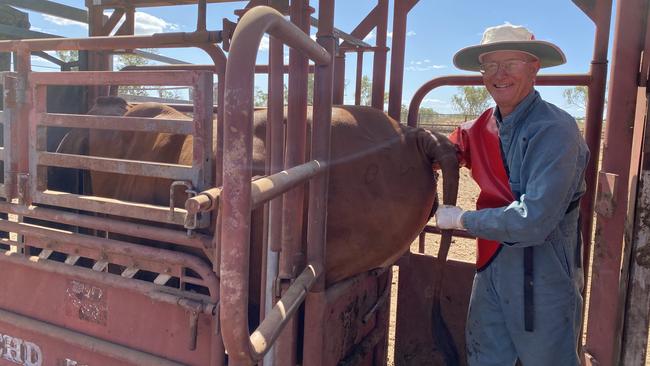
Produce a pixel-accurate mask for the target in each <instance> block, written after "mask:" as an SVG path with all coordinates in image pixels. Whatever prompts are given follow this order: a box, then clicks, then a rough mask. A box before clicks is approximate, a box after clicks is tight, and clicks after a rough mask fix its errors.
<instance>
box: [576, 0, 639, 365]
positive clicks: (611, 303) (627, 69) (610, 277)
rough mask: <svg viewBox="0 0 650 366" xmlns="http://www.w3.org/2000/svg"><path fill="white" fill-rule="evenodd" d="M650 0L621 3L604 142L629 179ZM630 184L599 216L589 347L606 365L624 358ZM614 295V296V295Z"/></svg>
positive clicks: (607, 164) (609, 159) (614, 170)
mask: <svg viewBox="0 0 650 366" xmlns="http://www.w3.org/2000/svg"><path fill="white" fill-rule="evenodd" d="M646 6H647V2H645V1H639V0H622V1H619V2H618V3H617V8H616V25H615V31H614V32H615V33H614V45H613V49H612V66H611V71H612V74H611V77H610V82H609V95H608V107H607V118H606V119H607V121H608V123H607V125H606V129H605V141H604V144H603V161H602V170H603V171H605V172H608V173H611V174H616V175H618V176H619V179H626V180H627V178H628V177H629V172H630V153H631V148H632V142H633V139H632V136H633V133H641V131H634V130H633V128H632V127H633V125H634V114H635V106H636V96H637V87H638V71H639V65H640V64H641V51H642V50H643V47H644V39H643V38H642V37H643V34H644V32H643V31H644V29H645V26H646V25H645V22H646V21H647V12H645V11H643V10H642V9H646ZM628 188H629V187H628V184H627V182H625V183H624V184H617V185H616V190H615V192H613V197H612V199H613V200H614V201H615V202H616V205H615V206H614V210H613V212H612V215H611V217H605V216H602V215H598V216H597V221H596V237H595V243H594V245H595V247H594V258H593V270H592V279H591V294H590V299H589V314H588V318H587V330H588V331H587V339H586V349H587V350H588V351H589V352H590V353H591V354H592V355H593V356H594V357H595V358H596V359H597V360H598V361H599V362H600V363H601V364H606V365H609V364H612V365H614V364H617V363H618V362H619V359H620V341H619V339H620V334H621V327H622V316H623V309H624V305H623V304H624V301H625V298H624V294H623V296H622V297H621V296H617V295H618V294H619V290H620V289H621V287H620V280H621V277H620V274H621V272H620V266H621V260H622V257H623V243H624V242H626V243H627V242H628V241H629V237H626V236H625V227H626V226H627V225H629V224H628V223H627V208H628ZM612 294H614V295H612Z"/></svg>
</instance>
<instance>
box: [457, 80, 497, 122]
mask: <svg viewBox="0 0 650 366" xmlns="http://www.w3.org/2000/svg"><path fill="white" fill-rule="evenodd" d="M458 91H459V94H456V95H454V96H452V97H451V105H452V107H453V108H454V109H455V110H456V111H458V112H459V113H462V114H463V115H464V116H465V119H467V117H470V116H477V115H479V114H481V113H482V112H483V111H484V110H486V109H487V108H488V107H489V106H490V103H491V100H492V98H491V97H490V93H488V91H487V89H486V88H485V87H483V86H461V87H459V88H458Z"/></svg>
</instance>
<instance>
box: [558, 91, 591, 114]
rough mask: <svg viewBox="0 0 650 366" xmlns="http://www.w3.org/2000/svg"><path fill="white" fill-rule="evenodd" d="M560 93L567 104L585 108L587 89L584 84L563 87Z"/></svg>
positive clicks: (580, 108)
mask: <svg viewBox="0 0 650 366" xmlns="http://www.w3.org/2000/svg"><path fill="white" fill-rule="evenodd" d="M562 95H563V96H564V100H565V101H566V102H567V104H568V105H570V106H574V107H576V108H578V109H579V110H581V111H585V110H587V97H588V90H587V87H586V86H584V85H579V86H575V87H573V88H568V89H564V91H563V92H562Z"/></svg>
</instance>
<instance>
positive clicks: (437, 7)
mask: <svg viewBox="0 0 650 366" xmlns="http://www.w3.org/2000/svg"><path fill="white" fill-rule="evenodd" d="M59 2H61V3H64V4H67V5H71V6H75V7H78V8H83V7H84V1H83V0H59ZM245 4H246V2H234V3H224V4H210V5H209V9H208V28H209V29H211V30H218V29H220V28H221V23H222V18H224V17H227V18H229V19H231V20H235V19H236V17H235V16H234V15H233V10H235V9H239V8H241V7H243V6H244V5H245ZM534 4H535V6H532V3H531V2H529V1H521V0H493V1H475V0H420V2H419V3H418V4H417V5H416V6H415V7H414V8H413V10H412V11H411V13H410V16H409V20H408V25H407V32H408V36H407V42H406V56H405V70H404V90H403V104H406V105H408V103H409V102H410V99H411V97H412V95H413V94H414V93H415V91H416V90H417V89H418V88H419V87H420V86H421V85H422V84H423V83H425V82H426V81H428V80H430V79H432V78H434V77H438V76H442V75H455V74H463V73H466V72H463V71H460V70H457V69H456V68H454V66H453V64H452V57H453V55H454V53H455V52H456V51H457V50H458V49H460V48H462V47H465V46H468V45H472V44H476V43H478V42H479V41H480V39H481V35H482V33H483V30H484V29H485V28H487V27H489V26H493V25H498V24H503V23H504V22H509V23H511V24H516V25H523V26H526V27H527V28H529V29H530V30H531V31H532V32H533V33H534V34H535V37H536V38H537V39H542V40H547V41H551V42H554V43H556V44H557V45H558V46H560V48H562V50H563V51H564V52H565V54H566V56H567V63H566V64H565V65H562V66H559V67H555V68H551V69H544V70H542V72H541V73H586V72H588V70H589V64H590V61H591V57H592V52H593V51H592V48H593V42H594V31H595V27H594V25H593V23H592V22H591V20H589V19H588V18H587V16H586V15H584V14H583V13H582V12H581V11H580V9H578V7H577V6H575V5H574V4H573V3H572V2H571V1H569V0H546V1H542V2H535V3H534ZM374 5H375V2H373V1H358V0H351V1H341V0H339V1H338V2H337V4H336V8H335V26H336V27H337V28H339V29H341V30H343V31H345V32H351V31H352V29H354V27H355V26H356V25H357V24H358V23H359V22H360V21H361V20H362V19H363V18H364V17H365V15H366V14H367V13H368V12H369V11H370V10H371V9H372V8H373V6H374ZM312 6H313V7H315V8H316V9H317V8H318V6H317V3H315V2H313V1H312ZM392 8H393V1H391V2H390V9H391V12H392ZM315 16H317V14H315ZM195 17H196V7H195V6H176V7H167V8H162V7H161V8H142V9H140V11H139V12H138V13H137V17H136V32H138V33H140V34H146V33H153V32H160V31H167V32H178V31H186V32H189V31H192V30H193V29H194V27H195V23H196V20H195ZM30 22H31V25H32V29H33V30H37V31H41V32H45V33H52V34H58V35H61V36H66V37H83V36H86V35H87V32H88V31H87V27H86V26H85V25H83V24H80V23H75V22H70V21H64V20H62V19H60V18H54V17H51V16H47V15H42V14H37V13H30ZM612 28H613V27H612ZM388 30H389V32H392V17H391V19H389V25H388ZM312 32H313V33H315V29H312ZM366 41H368V42H369V43H371V44H374V42H375V40H374V38H372V35H371V36H370V37H368V38H367V39H366ZM390 42H391V39H390V38H389V39H388V45H389V46H390ZM161 54H163V55H167V56H170V57H174V58H178V59H181V60H184V61H188V62H192V63H208V62H209V61H210V60H209V58H208V57H207V55H205V54H204V53H203V52H202V51H198V50H195V49H171V50H161ZM267 55H268V52H267V50H266V49H265V48H264V47H262V48H261V49H260V52H259V59H258V60H259V62H260V63H266V62H267V61H265V59H266V56H267ZM347 59H348V64H347V67H346V80H347V83H348V89H347V90H346V102H351V101H352V100H353V98H354V90H353V86H354V82H355V74H354V73H355V67H356V56H355V55H353V54H350V55H349V56H348V57H347ZM364 61H365V63H364V74H368V75H370V73H371V70H372V69H371V67H372V54H370V53H368V54H366V56H365V57H364ZM34 65H35V67H34V69H35V70H39V71H47V70H48V66H49V67H52V64H49V63H47V62H44V61H37V60H35V61H34ZM36 65H40V66H42V67H38V66H36ZM256 82H257V84H258V85H259V86H260V87H263V86H265V82H264V78H262V77H260V78H258V79H257V80H256ZM539 90H540V92H541V94H542V97H544V98H545V99H547V100H548V101H550V102H552V103H554V104H557V105H558V106H560V107H563V108H565V109H567V110H568V111H569V112H570V113H571V114H573V115H575V116H582V115H584V111H583V110H580V109H577V108H575V107H572V106H569V105H567V104H566V101H565V100H564V98H563V97H562V91H563V90H564V88H560V87H557V88H556V87H540V88H539ZM456 93H457V89H456V87H443V88H440V89H437V90H435V91H432V92H431V93H429V95H427V97H426V99H425V101H424V103H423V106H425V107H430V108H433V109H434V110H436V111H438V112H440V113H454V110H453V109H452V107H451V105H450V100H451V97H452V95H454V94H456Z"/></svg>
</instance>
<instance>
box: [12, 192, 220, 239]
mask: <svg viewBox="0 0 650 366" xmlns="http://www.w3.org/2000/svg"><path fill="white" fill-rule="evenodd" d="M0 211H1V212H4V213H9V214H15V215H20V216H27V217H32V218H36V219H42V220H47V221H52V222H58V223H62V224H67V225H74V226H80V227H85V228H89V229H94V230H102V231H107V232H113V233H119V234H125V235H130V236H135V237H139V238H147V239H152V240H159V241H162V242H168V243H173V244H178V245H182V246H187V247H192V248H199V249H208V248H210V246H211V238H210V237H209V236H206V235H202V234H197V233H195V234H194V235H193V236H187V234H186V233H185V232H181V231H177V230H171V229H166V228H160V227H153V226H147V225H142V224H134V223H130V222H126V221H120V220H114V219H110V218H98V217H94V216H87V215H81V214H77V213H72V212H65V211H60V210H53V209H50V208H43V207H35V206H31V207H27V206H21V205H16V204H12V203H8V202H0Z"/></svg>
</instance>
